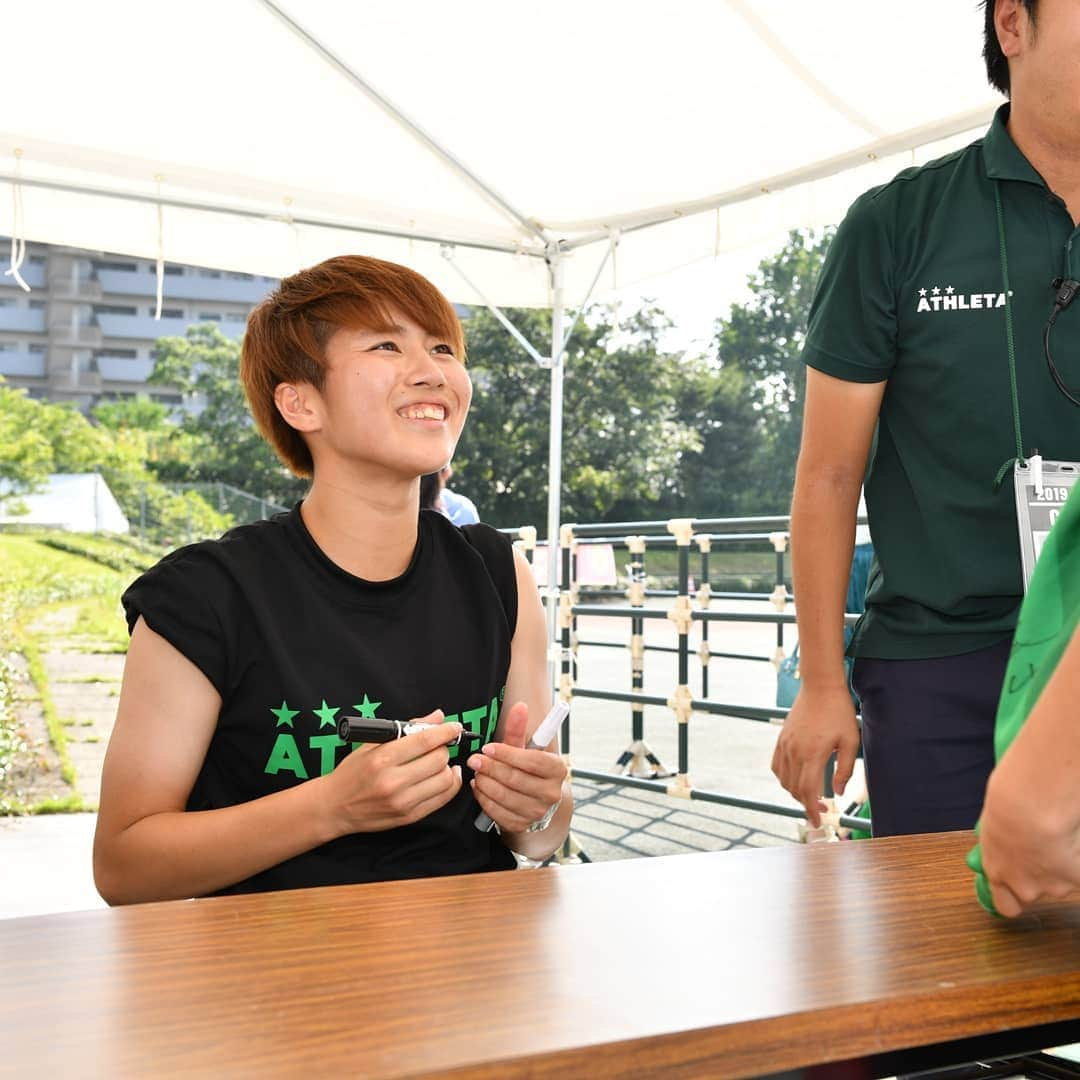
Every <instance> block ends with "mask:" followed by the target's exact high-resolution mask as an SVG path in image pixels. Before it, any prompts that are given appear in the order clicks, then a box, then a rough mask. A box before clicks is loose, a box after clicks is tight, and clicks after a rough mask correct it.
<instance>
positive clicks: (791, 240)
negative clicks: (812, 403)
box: [680, 230, 832, 517]
mask: <svg viewBox="0 0 1080 1080" xmlns="http://www.w3.org/2000/svg"><path fill="white" fill-rule="evenodd" d="M831 236H832V233H831V231H827V232H825V233H824V234H822V235H820V236H816V235H815V234H814V233H812V232H809V231H799V230H795V231H793V232H791V233H790V234H789V236H788V239H787V242H786V243H785V244H784V246H783V248H781V249H780V251H778V252H777V253H776V254H775V255H772V256H770V257H769V258H767V259H765V260H763V261H762V262H761V264H760V265H759V266H758V269H757V271H756V272H755V273H754V274H752V275H751V276H750V278H749V280H748V284H749V287H750V291H751V293H752V294H753V295H752V298H751V299H750V300H749V301H748V302H746V303H745V304H735V305H733V306H732V308H731V311H730V313H729V314H728V316H727V317H726V318H722V319H718V320H717V323H716V332H715V336H714V339H713V350H712V355H711V356H710V357H709V358H708V360H706V361H705V363H704V372H703V373H699V377H698V379H697V380H696V382H694V384H693V386H692V390H691V392H690V394H689V396H688V397H687V398H685V399H684V402H683V416H684V419H686V420H687V421H689V422H692V423H693V424H694V425H695V426H696V427H697V429H698V430H699V431H700V432H701V434H702V439H703V445H702V449H701V451H700V453H698V454H688V455H685V456H684V458H683V462H682V479H683V482H682V486H683V488H684V491H685V495H684V498H683V501H682V504H681V506H680V509H681V510H683V511H685V512H687V513H693V514H695V515H696V516H701V517H713V516H724V515H731V514H736V515H741V514H786V513H787V511H788V506H789V504H790V502H791V489H792V485H793V483H794V478H795V460H796V458H797V457H798V453H799V440H800V438H801V437H802V411H803V396H804V391H805V387H806V373H805V371H804V368H803V365H802V361H801V359H800V357H801V353H802V347H803V342H804V341H805V338H806V322H807V317H808V315H809V312H810V302H811V300H812V299H813V295H814V289H815V286H816V284H817V279H818V276H819V274H820V272H821V266H822V263H823V261H824V258H825V253H826V251H827V250H828V246H829V241H830V239H831Z"/></svg>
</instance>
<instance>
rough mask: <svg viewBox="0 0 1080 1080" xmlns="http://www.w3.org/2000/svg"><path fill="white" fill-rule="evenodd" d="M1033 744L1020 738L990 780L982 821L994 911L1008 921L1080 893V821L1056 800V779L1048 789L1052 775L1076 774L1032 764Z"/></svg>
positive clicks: (1036, 762) (1072, 810)
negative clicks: (1029, 909)
mask: <svg viewBox="0 0 1080 1080" xmlns="http://www.w3.org/2000/svg"><path fill="white" fill-rule="evenodd" d="M1022 735H1023V732H1021V736H1022ZM1033 746H1034V744H1032V743H1030V742H1026V741H1024V740H1023V739H1022V738H1021V737H1017V740H1016V742H1015V743H1014V744H1013V746H1012V747H1011V748H1010V749H1009V751H1008V752H1007V753H1006V754H1005V756H1004V757H1003V758H1002V759H1001V763H1000V764H999V765H998V767H997V768H996V769H995V770H994V772H993V774H992V775H991V777H990V782H989V784H988V785H987V788H986V803H985V805H984V806H983V812H982V816H981V818H980V819H979V840H980V842H981V844H982V865H983V872H984V873H985V875H986V880H987V881H988V882H989V884H990V893H991V895H992V896H993V899H994V907H995V908H997V910H998V912H999V914H1001V915H1005V916H1008V917H1009V918H1013V917H1015V916H1017V915H1020V914H1022V912H1023V911H1024V909H1025V908H1027V907H1030V906H1031V905H1032V904H1034V903H1036V902H1037V901H1039V900H1050V899H1060V898H1061V897H1064V896H1067V895H1068V894H1069V893H1071V892H1074V891H1077V890H1080V820H1078V819H1077V816H1076V812H1075V808H1074V807H1070V806H1069V804H1068V802H1067V801H1066V800H1065V799H1061V798H1056V797H1054V796H1053V787H1054V784H1053V781H1052V780H1050V781H1049V790H1047V788H1046V787H1044V786H1043V785H1044V782H1045V781H1046V774H1047V772H1048V771H1055V770H1061V771H1063V772H1065V773H1066V774H1067V775H1068V774H1069V773H1070V772H1071V770H1069V769H1068V768H1065V769H1062V768H1061V765H1060V762H1058V761H1047V760H1045V759H1043V760H1031V753H1030V751H1031V750H1032V749H1033ZM1071 782H1072V783H1075V780H1072V781H1071Z"/></svg>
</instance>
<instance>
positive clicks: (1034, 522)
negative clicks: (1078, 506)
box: [1013, 454, 1080, 592]
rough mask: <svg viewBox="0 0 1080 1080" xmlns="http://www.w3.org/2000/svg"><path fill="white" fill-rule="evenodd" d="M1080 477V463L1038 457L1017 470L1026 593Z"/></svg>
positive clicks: (1018, 512) (1014, 469) (1017, 495)
mask: <svg viewBox="0 0 1080 1080" xmlns="http://www.w3.org/2000/svg"><path fill="white" fill-rule="evenodd" d="M1077 477H1080V464H1078V463H1077V462H1075V461H1049V460H1045V459H1043V458H1040V457H1039V456H1038V455H1037V454H1035V455H1033V456H1032V457H1031V458H1030V460H1028V461H1027V462H1025V463H1024V464H1020V463H1017V464H1016V465H1015V466H1014V467H1013V487H1014V489H1015V491H1016V520H1017V524H1018V525H1019V528H1020V563H1021V566H1022V568H1023V572H1024V592H1027V587H1028V583H1029V582H1030V581H1031V572H1032V571H1033V570H1034V569H1035V563H1036V561H1037V560H1038V558H1039V555H1040V554H1041V553H1042V548H1043V544H1044V543H1045V541H1046V537H1047V536H1048V535H1049V533H1050V529H1051V527H1052V526H1053V524H1054V522H1055V521H1056V520H1057V517H1058V514H1060V513H1061V508H1062V506H1064V505H1065V500H1066V499H1067V498H1068V497H1069V492H1070V491H1071V490H1072V486H1073V484H1075V483H1076V480H1077Z"/></svg>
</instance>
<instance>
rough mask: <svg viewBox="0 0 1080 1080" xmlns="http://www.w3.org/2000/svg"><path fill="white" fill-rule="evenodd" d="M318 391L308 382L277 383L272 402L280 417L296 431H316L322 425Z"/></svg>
mask: <svg viewBox="0 0 1080 1080" xmlns="http://www.w3.org/2000/svg"><path fill="white" fill-rule="evenodd" d="M321 403H322V402H321V399H320V397H319V392H318V391H317V390H316V389H315V387H313V386H312V385H311V384H310V383H278V385H277V386H276V387H275V388H274V404H275V405H276V406H277V410H278V412H279V413H281V417H282V419H283V420H284V421H285V423H286V424H288V425H289V427H291V428H295V429H296V430H297V431H308V432H310V431H318V430H319V429H320V428H321V427H322V412H321V410H320V408H319V406H320V405H321Z"/></svg>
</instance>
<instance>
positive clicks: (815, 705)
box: [772, 368, 886, 827]
mask: <svg viewBox="0 0 1080 1080" xmlns="http://www.w3.org/2000/svg"><path fill="white" fill-rule="evenodd" d="M885 386H886V383H885V382H875V383H858V382H846V381H844V380H842V379H836V378H833V377H832V376H831V375H825V374H824V373H822V372H820V371H817V370H816V369H814V368H807V372H806V404H805V408H804V414H803V432H802V445H801V447H800V450H799V461H798V466H797V468H796V472H795V493H794V497H793V499H792V505H791V559H792V574H793V580H794V588H795V613H796V616H797V619H798V628H799V668H800V671H801V675H802V688H801V689H800V691H799V695H798V697H796V699H795V704H794V705H793V707H792V709H791V712H790V713H789V714H788V717H787V719H786V720H785V721H784V727H783V730H782V731H781V733H780V737H779V739H778V740H777V743H776V751H775V753H774V754H773V761H772V770H773V772H774V773H775V774H776V776H777V779H779V781H780V783H781V784H782V785H783V786H784V788H785V789H786V790H787V791H788V792H790V793H791V794H792V795H793V796H794V797H795V798H796V799H798V800H799V802H801V803H802V804H803V806H804V807H805V808H806V814H807V817H808V819H809V820H810V823H811V825H813V826H815V827H816V826H817V825H818V824H819V823H820V812H819V799H820V797H821V794H822V788H823V781H824V775H825V763H826V762H827V761H828V759H829V755H830V754H831V753H832V752H833V751H834V750H835V751H837V768H836V776H835V781H834V786H835V788H836V790H837V791H838V792H842V791H843V788H844V785H845V784H846V783H847V781H848V779H849V778H850V777H851V770H852V767H853V765H854V762H855V754H856V752H857V750H858V746H859V731H858V725H857V723H856V721H855V708H854V706H853V705H852V702H851V696H850V694H849V693H848V687H847V680H846V677H845V673H844V648H843V633H842V631H843V623H844V600H845V598H846V596H847V583H848V576H849V574H850V572H851V559H852V552H853V550H854V543H855V516H856V510H857V507H858V504H859V490H860V488H861V487H862V482H863V475H864V473H865V470H866V459H867V456H868V454H869V452H870V444H871V441H872V440H873V436H874V428H875V425H876V424H877V419H878V413H879V411H880V409H881V399H882V397H883V396H884V393H885Z"/></svg>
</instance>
